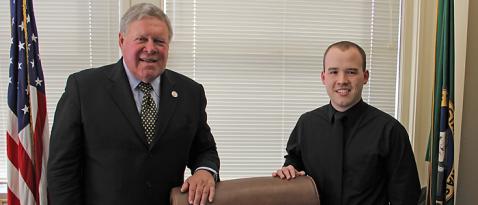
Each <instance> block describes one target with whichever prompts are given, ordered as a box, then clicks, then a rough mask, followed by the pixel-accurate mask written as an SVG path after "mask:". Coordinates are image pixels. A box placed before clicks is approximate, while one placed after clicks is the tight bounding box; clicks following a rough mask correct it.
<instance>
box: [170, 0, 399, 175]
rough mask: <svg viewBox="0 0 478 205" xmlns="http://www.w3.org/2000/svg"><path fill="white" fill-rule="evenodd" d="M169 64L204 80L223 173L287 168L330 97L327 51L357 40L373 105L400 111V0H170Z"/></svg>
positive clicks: (367, 95) (258, 172) (263, 172)
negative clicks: (302, 128)
mask: <svg viewBox="0 0 478 205" xmlns="http://www.w3.org/2000/svg"><path fill="white" fill-rule="evenodd" d="M164 8H165V11H166V13H167V14H168V16H169V17H170V19H171V22H172V26H173V30H174V35H175V36H174V38H173V41H172V43H171V46H170V58H169V63H168V67H169V69H171V70H175V71H178V72H180V73H183V74H186V75H188V76H190V77H192V78H193V79H195V80H196V81H198V82H200V83H202V84H203V85H204V87H205V90H206V95H207V99H208V106H207V112H208V122H209V124H210V126H211V128H212V132H213V134H214V136H215V139H216V142H217V146H218V152H219V155H220V158H221V178H222V179H233V178H240V177H248V176H268V175H270V174H271V172H272V171H274V170H276V169H278V168H279V167H281V166H282V163H283V161H284V160H283V156H284V155H285V147H286V143H287V140H288V137H289V134H290V132H291V131H292V129H293V127H294V126H295V123H296V121H297V119H298V117H299V116H300V115H301V114H302V113H304V112H307V111H310V110H313V109H315V108H317V107H319V106H322V105H325V104H327V103H328V102H329V98H328V96H327V94H326V91H325V88H324V86H323V85H322V82H321V80H320V72H321V71H322V69H323V67H322V55H323V53H324V51H325V49H326V47H327V46H328V45H329V44H331V43H333V42H336V41H341V40H349V41H354V42H356V43H358V44H359V45H361V46H362V47H363V48H364V49H365V51H366V53H367V61H368V62H367V68H368V69H369V70H370V81H369V83H368V84H367V85H366V86H365V87H364V90H363V98H364V100H365V101H366V102H368V103H370V104H372V105H374V106H376V107H378V108H380V109H382V110H383V111H385V112H387V113H389V114H390V115H392V116H396V101H397V99H396V98H397V97H396V96H397V95H396V93H397V91H396V90H397V82H398V80H397V69H398V61H397V59H398V56H397V55H398V49H399V48H398V41H399V36H398V33H399V32H398V31H399V19H400V1H398V0H381V1H374V0H320V1H312V0H294V1H291V0H260V1H258V0H241V1H233V0H201V1H196V0H165V6H164Z"/></svg>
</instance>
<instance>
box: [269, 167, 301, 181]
mask: <svg viewBox="0 0 478 205" xmlns="http://www.w3.org/2000/svg"><path fill="white" fill-rule="evenodd" d="M304 175H305V172H304V171H300V172H299V171H297V169H295V167H294V166H292V165H289V166H287V167H282V168H281V169H278V170H277V171H275V172H272V176H273V177H279V178H281V179H287V180H289V179H294V178H295V177H296V176H304Z"/></svg>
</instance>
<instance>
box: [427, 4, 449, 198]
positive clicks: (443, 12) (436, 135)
mask: <svg viewBox="0 0 478 205" xmlns="http://www.w3.org/2000/svg"><path fill="white" fill-rule="evenodd" d="M453 9H454V6H453V0H438V10H437V11H438V13H437V33H436V45H435V85H434V95H433V112H432V115H433V116H432V125H431V131H430V138H429V141H428V148H427V157H426V160H427V161H428V162H429V163H428V164H429V181H428V195H427V204H429V205H435V204H446V205H449V204H454V196H455V189H454V184H455V180H454V176H455V174H454V173H455V169H454V165H453V164H454V163H453V154H454V149H453V146H454V145H453V141H454V140H453V135H454V112H455V107H454V98H455V91H454V90H455V81H454V78H455V38H454V18H453Z"/></svg>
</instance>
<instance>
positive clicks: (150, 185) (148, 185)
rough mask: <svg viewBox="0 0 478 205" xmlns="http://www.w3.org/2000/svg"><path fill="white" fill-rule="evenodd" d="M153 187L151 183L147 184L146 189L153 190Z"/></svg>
mask: <svg viewBox="0 0 478 205" xmlns="http://www.w3.org/2000/svg"><path fill="white" fill-rule="evenodd" d="M152 187H153V185H152V184H151V182H149V181H148V182H146V188H148V189H151V188H152Z"/></svg>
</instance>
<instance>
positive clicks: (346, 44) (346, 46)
mask: <svg viewBox="0 0 478 205" xmlns="http://www.w3.org/2000/svg"><path fill="white" fill-rule="evenodd" d="M331 48H338V49H340V50H341V51H345V50H348V49H350V48H356V49H357V50H358V51H359V53H360V55H361V56H362V69H363V71H365V69H366V68H367V56H366V55H365V51H364V50H363V48H362V47H360V46H359V45H357V44H356V43H354V42H350V41H339V42H335V43H333V44H331V45H330V46H329V47H327V50H325V53H324V58H323V59H322V66H323V67H324V70H325V56H327V53H328V52H329V50H330V49H331Z"/></svg>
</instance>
